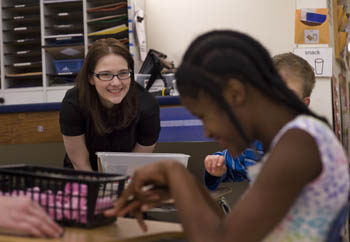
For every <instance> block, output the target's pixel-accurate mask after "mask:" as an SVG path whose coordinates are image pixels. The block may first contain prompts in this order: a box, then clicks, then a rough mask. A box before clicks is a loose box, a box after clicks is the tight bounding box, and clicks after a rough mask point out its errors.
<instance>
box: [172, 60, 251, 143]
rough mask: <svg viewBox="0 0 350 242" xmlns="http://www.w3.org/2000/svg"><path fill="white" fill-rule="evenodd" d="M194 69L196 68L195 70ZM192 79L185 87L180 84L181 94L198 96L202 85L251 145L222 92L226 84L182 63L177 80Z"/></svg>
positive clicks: (177, 73)
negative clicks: (199, 87)
mask: <svg viewBox="0 0 350 242" xmlns="http://www.w3.org/2000/svg"><path fill="white" fill-rule="evenodd" d="M193 70H195V71H194V72H193ZM185 79H186V80H191V84H192V85H190V86H188V87H185V88H184V85H181V84H180V86H178V90H179V92H180V93H181V96H191V95H193V94H194V95H195V97H198V94H199V92H198V88H197V87H198V86H201V89H202V90H204V91H205V92H206V93H207V94H209V95H210V96H211V97H212V98H213V99H214V100H216V102H217V104H218V106H219V107H221V108H222V109H223V110H226V113H227V114H228V116H229V118H230V120H231V121H232V122H233V124H234V125H235V127H236V129H237V131H238V133H239V134H240V136H241V137H242V138H243V139H244V140H245V141H246V142H247V143H248V145H250V143H251V142H252V141H251V140H249V139H248V137H247V136H246V135H245V133H244V132H243V129H242V128H241V125H240V124H239V122H238V120H237V119H236V116H235V114H234V113H233V112H232V110H231V108H230V105H229V104H228V103H227V102H226V100H225V98H224V97H223V95H221V94H222V92H223V89H224V85H223V83H222V82H221V81H218V80H216V78H215V77H213V76H210V75H209V74H208V73H205V72H204V71H203V70H201V69H199V68H198V67H196V66H192V65H186V64H185V63H184V64H183V65H181V68H180V69H179V70H178V71H177V72H176V80H185Z"/></svg>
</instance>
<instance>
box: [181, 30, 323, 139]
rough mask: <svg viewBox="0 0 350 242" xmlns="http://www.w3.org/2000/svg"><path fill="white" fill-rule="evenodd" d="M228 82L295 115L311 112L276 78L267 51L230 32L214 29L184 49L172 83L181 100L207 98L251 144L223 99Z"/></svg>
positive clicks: (248, 38)
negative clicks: (255, 91)
mask: <svg viewBox="0 0 350 242" xmlns="http://www.w3.org/2000/svg"><path fill="white" fill-rule="evenodd" d="M230 79H238V80H240V81H242V82H244V83H249V84H250V85H252V86H254V87H255V88H257V89H259V90H260V91H261V92H262V93H265V94H266V95H267V96H269V97H270V98H272V99H274V100H276V101H278V102H280V103H283V104H285V105H286V106H288V107H289V108H291V109H293V110H295V112H296V113H297V114H307V115H311V116H314V117H316V118H318V119H321V120H322V121H325V122H326V123H327V121H326V120H325V119H324V118H322V117H319V116H318V115H316V114H315V113H313V112H312V111H311V110H310V109H308V108H307V106H306V105H305V104H304V103H303V102H302V101H301V100H300V99H299V98H298V97H297V96H296V95H295V94H294V92H293V91H291V90H290V89H289V88H288V87H287V85H286V84H285V82H284V81H283V80H282V78H281V77H280V75H279V73H278V71H277V70H276V68H275V67H274V65H273V62H272V59H271V57H270V55H269V53H268V52H267V50H266V49H265V48H264V47H263V46H262V45H261V44H260V43H259V42H257V41H256V40H254V39H253V38H251V37H249V36H247V35H245V34H242V33H239V32H235V31H230V30H216V31H211V32H208V33H205V34H203V35H201V36H199V37H198V38H197V39H195V40H194V41H193V42H192V43H191V45H190V46H189V48H188V49H187V51H186V53H185V55H184V57H183V61H182V64H181V66H180V67H179V68H178V70H177V72H176V83H177V88H178V90H179V93H180V95H181V96H182V97H186V96H187V97H194V98H196V97H198V95H199V93H200V92H201V91H203V92H205V93H206V94H208V95H210V96H211V97H212V98H213V100H215V101H216V102H217V105H218V107H220V108H222V109H223V110H224V111H225V112H226V113H227V115H228V116H229V118H230V120H231V121H232V122H233V124H234V125H235V127H236V129H237V131H238V132H239V134H240V135H241V137H242V138H243V139H244V140H245V141H246V142H247V143H248V144H251V143H252V142H253V140H252V139H251V138H248V137H247V136H246V134H245V133H244V131H243V129H242V128H241V125H240V124H239V122H238V120H237V119H236V117H235V115H234V113H233V112H232V110H231V108H230V105H229V104H228V103H227V102H226V100H225V98H224V97H223V91H224V89H225V87H226V85H227V83H228V80H230Z"/></svg>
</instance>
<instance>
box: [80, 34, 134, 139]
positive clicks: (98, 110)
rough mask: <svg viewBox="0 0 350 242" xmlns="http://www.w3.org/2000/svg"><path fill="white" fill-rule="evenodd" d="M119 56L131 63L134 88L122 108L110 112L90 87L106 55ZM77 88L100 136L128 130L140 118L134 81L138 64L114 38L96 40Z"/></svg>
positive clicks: (81, 100) (83, 105)
mask: <svg viewBox="0 0 350 242" xmlns="http://www.w3.org/2000/svg"><path fill="white" fill-rule="evenodd" d="M110 54H114V55H118V56H121V57H123V58H124V59H125V60H126V62H127V63H128V68H129V69H130V70H131V71H132V72H131V76H130V78H131V81H130V88H129V91H128V93H127V94H126V96H125V97H124V99H123V100H122V102H121V103H120V104H116V105H114V106H113V107H112V108H110V109H108V108H106V107H104V106H103V105H102V103H101V101H100V98H99V95H98V93H97V91H96V88H95V86H93V85H91V84H90V83H89V79H90V78H92V73H93V71H94V70H95V67H96V65H97V63H98V61H99V60H100V59H101V58H102V57H104V56H106V55H110ZM76 86H77V88H78V92H79V101H80V104H81V106H82V108H83V109H84V110H85V111H86V112H87V113H88V114H89V115H90V116H91V118H92V121H93V124H94V127H95V129H96V131H97V133H98V134H100V135H103V134H106V133H110V132H112V131H113V130H115V129H121V128H125V127H127V126H129V125H130V123H131V122H132V121H133V120H134V119H135V117H136V115H137V111H138V110H137V98H136V90H135V88H136V85H135V80H134V60H133V58H132V56H131V54H130V52H129V50H128V49H127V48H126V47H125V46H124V45H123V44H122V43H121V42H119V41H118V40H116V39H113V38H107V39H99V40H96V41H95V42H94V43H93V44H92V45H91V47H90V48H89V51H88V53H87V55H86V57H85V60H84V64H83V66H82V68H81V70H80V72H79V74H78V76H77V79H76Z"/></svg>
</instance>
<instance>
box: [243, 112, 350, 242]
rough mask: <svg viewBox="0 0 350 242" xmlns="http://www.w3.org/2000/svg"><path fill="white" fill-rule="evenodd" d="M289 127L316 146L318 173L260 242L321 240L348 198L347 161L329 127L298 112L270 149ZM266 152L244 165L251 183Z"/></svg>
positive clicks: (349, 185)
mask: <svg viewBox="0 0 350 242" xmlns="http://www.w3.org/2000/svg"><path fill="white" fill-rule="evenodd" d="M289 129H301V130H303V131H305V132H307V133H308V134H310V135H311V136H312V137H313V138H314V140H315V142H316V144H317V146H318V149H319V153H320V156H321V162H322V166H323V169H322V172H321V174H320V175H319V176H318V177H317V178H316V179H315V180H314V181H312V182H311V183H309V184H308V185H306V186H305V187H304V188H303V190H302V192H301V194H300V195H299V197H298V198H297V200H296V201H295V203H294V204H293V205H292V207H291V209H290V210H289V212H288V213H287V214H286V216H285V217H284V218H283V220H282V221H281V222H280V223H279V225H278V226H277V227H276V228H275V229H274V230H273V231H272V232H271V233H270V234H269V235H268V236H267V237H266V238H265V239H264V240H263V241H281V242H284V241H285V242H287V241H288V242H289V241H290V242H295V241H299V242H300V241H305V242H306V241H308V242H311V241H317V242H320V241H325V240H326V237H327V233H328V231H329V229H330V226H331V223H332V222H333V220H334V219H335V217H336V215H337V214H338V212H339V211H340V210H341V208H342V207H343V205H344V204H345V203H346V202H347V201H348V193H349V188H350V184H349V183H350V181H349V162H348V159H347V157H346V155H345V152H344V149H343V147H342V145H341V144H340V142H339V141H338V139H337V138H336V136H335V135H334V133H333V132H332V130H331V129H330V128H329V127H328V126H327V125H326V124H324V123H323V122H321V121H320V120H318V119H316V118H314V117H311V116H306V115H300V116H298V117H296V118H295V119H294V120H292V121H291V122H289V123H287V124H286V125H285V126H284V127H283V128H282V129H281V130H280V131H279V132H278V134H277V135H276V136H275V137H274V139H273V141H272V143H271V147H270V150H272V149H273V147H274V146H275V145H276V143H277V142H278V141H279V139H280V138H281V137H282V136H283V134H285V133H286V132H287V131H288V130H289ZM267 158H268V154H266V155H265V156H264V158H263V159H262V161H261V162H258V163H257V164H256V165H254V166H251V167H248V173H249V177H250V178H251V180H252V183H251V184H253V183H254V181H255V180H256V177H257V176H258V174H259V172H260V170H261V168H262V167H263V166H264V162H265V161H266V160H267Z"/></svg>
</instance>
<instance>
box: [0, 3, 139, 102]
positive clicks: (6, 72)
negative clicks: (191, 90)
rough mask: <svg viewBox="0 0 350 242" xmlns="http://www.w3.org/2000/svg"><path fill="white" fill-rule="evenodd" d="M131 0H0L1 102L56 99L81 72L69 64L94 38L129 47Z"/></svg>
mask: <svg viewBox="0 0 350 242" xmlns="http://www.w3.org/2000/svg"><path fill="white" fill-rule="evenodd" d="M132 1H133V0H2V1H0V9H1V11H0V19H1V24H0V32H1V33H2V34H1V35H0V36H1V37H0V53H1V59H0V67H1V68H0V70H1V85H0V98H4V100H5V102H4V103H3V104H2V105H10V104H24V103H38V102H39V103H45V102H60V101H61V100H62V98H63V95H64V94H65V92H66V90H67V89H69V88H71V87H72V86H73V85H74V80H75V77H76V74H77V72H78V71H79V69H77V68H74V70H73V69H72V71H70V69H69V67H70V66H69V64H70V63H75V62H76V61H78V62H79V64H81V62H80V61H79V60H83V59H84V57H85V55H86V52H87V50H88V48H89V46H90V45H91V44H92V43H93V41H95V40H97V39H100V38H116V39H119V40H120V41H122V42H123V43H124V44H125V45H126V46H128V47H129V46H133V44H132V41H131V40H133V37H131V36H132V33H133V31H132V24H130V23H131V22H132V19H133V18H132V11H131V9H132V4H131V2H132ZM130 52H131V53H132V48H131V47H130ZM65 61H67V67H66V66H64V67H63V68H62V69H60V70H61V71H63V72H57V70H58V69H57V68H55V67H57V66H55V65H57V63H60V64H62V63H65ZM72 61H75V62H72ZM79 68H80V67H79Z"/></svg>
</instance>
